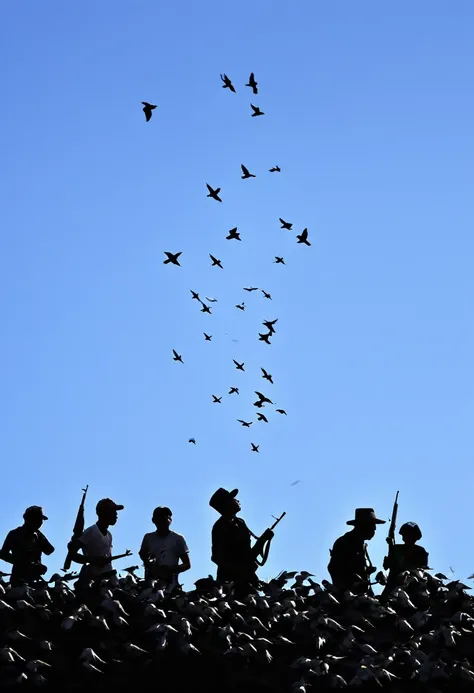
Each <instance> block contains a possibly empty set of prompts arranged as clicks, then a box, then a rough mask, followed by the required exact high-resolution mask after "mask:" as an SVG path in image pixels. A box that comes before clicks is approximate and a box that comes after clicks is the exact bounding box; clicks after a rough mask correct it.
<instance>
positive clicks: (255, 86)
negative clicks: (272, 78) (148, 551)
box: [245, 72, 258, 94]
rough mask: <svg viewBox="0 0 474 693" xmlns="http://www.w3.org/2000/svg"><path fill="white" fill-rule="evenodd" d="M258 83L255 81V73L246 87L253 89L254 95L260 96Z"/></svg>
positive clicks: (251, 74) (251, 75)
mask: <svg viewBox="0 0 474 693" xmlns="http://www.w3.org/2000/svg"><path fill="white" fill-rule="evenodd" d="M257 85H258V82H256V81H255V75H254V73H253V72H251V73H250V77H249V81H248V84H246V85H245V86H246V87H251V89H252V91H253V93H254V94H258V87H257Z"/></svg>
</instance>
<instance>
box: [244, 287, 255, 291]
mask: <svg viewBox="0 0 474 693" xmlns="http://www.w3.org/2000/svg"><path fill="white" fill-rule="evenodd" d="M244 291H258V286H244Z"/></svg>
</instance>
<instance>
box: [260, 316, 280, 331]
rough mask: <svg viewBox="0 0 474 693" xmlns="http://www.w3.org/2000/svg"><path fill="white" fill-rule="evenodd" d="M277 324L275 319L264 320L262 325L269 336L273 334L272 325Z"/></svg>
mask: <svg viewBox="0 0 474 693" xmlns="http://www.w3.org/2000/svg"><path fill="white" fill-rule="evenodd" d="M277 322H278V318H275V320H264V321H263V323H262V325H264V326H265V327H266V328H267V329H268V330H269V331H270V334H275V328H274V327H273V325H275V324H276V323H277Z"/></svg>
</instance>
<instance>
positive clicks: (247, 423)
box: [237, 419, 253, 428]
mask: <svg viewBox="0 0 474 693" xmlns="http://www.w3.org/2000/svg"><path fill="white" fill-rule="evenodd" d="M237 421H238V422H239V423H240V424H242V426H246V427H247V428H250V426H251V425H252V424H253V421H242V419H237Z"/></svg>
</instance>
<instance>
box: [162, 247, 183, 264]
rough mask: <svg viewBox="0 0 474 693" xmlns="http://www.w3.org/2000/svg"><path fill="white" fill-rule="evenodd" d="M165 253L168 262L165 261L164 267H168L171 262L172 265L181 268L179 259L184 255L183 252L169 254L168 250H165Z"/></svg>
mask: <svg viewBox="0 0 474 693" xmlns="http://www.w3.org/2000/svg"><path fill="white" fill-rule="evenodd" d="M164 253H165V255H166V260H163V264H164V265H168V264H169V263H170V262H171V264H172V265H178V267H181V265H180V264H179V262H178V258H179V256H180V255H182V254H183V252H182V251H181V252H180V253H169V252H168V251H167V250H165V251H164Z"/></svg>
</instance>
